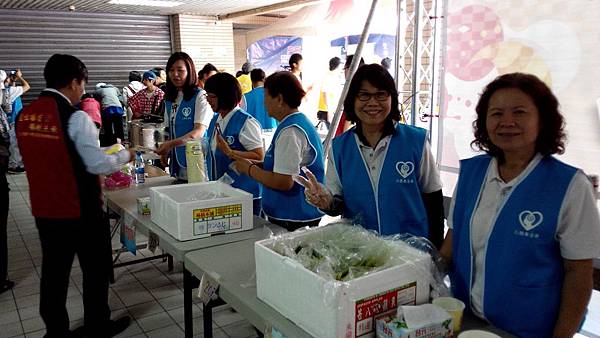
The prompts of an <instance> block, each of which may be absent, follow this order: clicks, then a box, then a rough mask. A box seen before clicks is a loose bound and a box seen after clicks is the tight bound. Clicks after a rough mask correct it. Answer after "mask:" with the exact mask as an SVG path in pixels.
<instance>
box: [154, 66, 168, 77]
mask: <svg viewBox="0 0 600 338" xmlns="http://www.w3.org/2000/svg"><path fill="white" fill-rule="evenodd" d="M151 71H152V72H153V73H154V74H156V77H159V76H160V72H163V71H164V72H166V70H165V69H164V68H162V67H154V68H152V69H151Z"/></svg>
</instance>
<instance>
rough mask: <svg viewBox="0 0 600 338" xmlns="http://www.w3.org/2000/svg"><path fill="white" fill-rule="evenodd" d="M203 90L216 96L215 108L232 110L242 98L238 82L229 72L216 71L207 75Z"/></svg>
mask: <svg viewBox="0 0 600 338" xmlns="http://www.w3.org/2000/svg"><path fill="white" fill-rule="evenodd" d="M204 90H206V92H207V93H209V94H214V95H215V96H216V97H217V110H232V109H233V108H235V106H237V105H238V104H239V103H240V101H241V100H242V87H241V86H240V82H239V81H238V80H237V79H236V78H235V77H234V76H233V75H231V74H229V73H217V74H215V75H213V76H211V77H209V78H208V80H206V83H205V84H204Z"/></svg>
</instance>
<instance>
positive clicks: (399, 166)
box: [396, 162, 415, 178]
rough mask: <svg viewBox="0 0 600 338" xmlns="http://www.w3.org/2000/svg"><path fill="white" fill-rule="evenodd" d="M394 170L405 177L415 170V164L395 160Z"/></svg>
mask: <svg viewBox="0 0 600 338" xmlns="http://www.w3.org/2000/svg"><path fill="white" fill-rule="evenodd" d="M396 171H397V172H398V174H400V176H402V178H407V177H408V176H410V174H412V173H413V171H415V165H414V164H413V163H412V162H397V163H396Z"/></svg>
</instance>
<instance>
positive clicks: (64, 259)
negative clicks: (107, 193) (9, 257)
mask: <svg viewBox="0 0 600 338" xmlns="http://www.w3.org/2000/svg"><path fill="white" fill-rule="evenodd" d="M35 221H36V225H37V228H38V230H39V234H40V242H41V244H42V279H41V287H40V315H41V316H42V319H43V320H44V323H45V324H46V331H47V333H46V336H45V337H47V338H49V337H68V336H69V314H68V312H67V308H66V300H67V290H68V287H69V276H70V273H71V266H72V264H73V258H74V257H75V255H76V254H77V257H78V258H79V265H80V266H81V270H82V272H83V310H84V325H85V328H86V332H88V333H95V334H98V337H103V336H106V335H103V334H102V332H104V331H105V330H106V328H107V326H108V321H109V319H110V308H109V307H108V282H109V276H110V269H111V268H112V267H111V264H112V256H111V243H110V229H109V225H108V223H105V221H104V220H103V218H102V217H101V216H99V217H97V218H96V219H92V220H85V221H84V220H83V219H44V218H36V220H35ZM88 336H91V335H88ZM94 337H96V335H94Z"/></svg>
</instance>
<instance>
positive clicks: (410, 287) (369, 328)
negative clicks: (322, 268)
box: [254, 226, 431, 338]
mask: <svg viewBox="0 0 600 338" xmlns="http://www.w3.org/2000/svg"><path fill="white" fill-rule="evenodd" d="M326 229H327V226H325V227H319V228H312V229H308V230H304V231H297V232H293V233H289V234H286V235H284V236H291V237H295V236H305V235H306V234H307V233H308V232H313V231H326ZM273 241H274V240H273V239H266V240H262V241H259V242H256V244H255V246H254V249H255V259H256V288H257V296H258V298H259V299H261V300H262V301H264V302H265V303H267V304H269V305H270V306H271V307H273V308H274V309H275V310H277V311H278V312H280V313H281V314H282V315H283V316H285V317H286V318H288V319H289V320H291V321H292V322H294V323H295V324H296V325H298V326H299V327H301V328H302V329H304V330H305V331H306V332H308V333H309V334H310V335H312V336H314V337H319V338H339V337H348V338H350V337H352V338H354V337H361V338H363V337H375V328H376V327H375V320H374V318H375V316H378V315H381V314H383V313H390V314H395V313H396V308H397V307H398V305H406V304H423V303H426V302H427V301H428V300H429V285H430V280H429V277H428V273H427V272H428V271H429V269H430V267H431V259H430V258H429V256H428V255H427V254H423V253H420V252H417V251H416V250H415V249H413V248H411V247H408V246H407V248H406V249H407V253H409V255H410V257H411V259H410V263H405V264H403V265H398V266H394V267H391V268H388V269H385V270H382V271H378V272H374V273H371V274H368V275H366V276H363V277H360V278H356V279H353V280H350V281H348V282H345V283H344V282H337V281H329V280H326V279H324V278H323V277H321V276H319V275H317V274H315V273H314V272H312V271H310V270H308V269H306V268H305V267H304V266H302V264H301V263H299V262H297V261H296V260H294V259H292V258H289V257H285V256H281V255H279V254H278V253H277V252H275V251H273V250H272V249H271V247H272V245H273ZM413 255H414V256H413Z"/></svg>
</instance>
